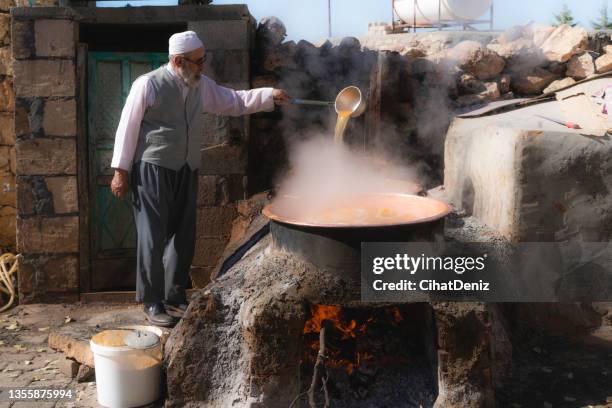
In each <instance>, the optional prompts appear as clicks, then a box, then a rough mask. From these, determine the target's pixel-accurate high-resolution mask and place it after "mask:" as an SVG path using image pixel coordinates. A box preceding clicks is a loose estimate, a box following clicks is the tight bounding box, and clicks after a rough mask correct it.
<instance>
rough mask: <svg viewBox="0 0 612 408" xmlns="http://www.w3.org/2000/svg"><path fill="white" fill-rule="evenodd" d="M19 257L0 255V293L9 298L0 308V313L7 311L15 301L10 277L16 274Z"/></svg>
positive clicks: (13, 287)
mask: <svg viewBox="0 0 612 408" xmlns="http://www.w3.org/2000/svg"><path fill="white" fill-rule="evenodd" d="M20 257H21V255H13V254H10V253H7V254H2V255H0V292H2V293H6V294H7V295H8V296H9V300H8V302H7V303H6V304H5V305H4V306H0V313H2V312H4V311H5V310H8V309H9V308H10V307H11V306H12V304H13V302H14V301H15V297H16V294H15V286H13V279H12V278H11V275H13V274H14V273H15V272H17V266H18V264H17V261H18V260H19V258H20Z"/></svg>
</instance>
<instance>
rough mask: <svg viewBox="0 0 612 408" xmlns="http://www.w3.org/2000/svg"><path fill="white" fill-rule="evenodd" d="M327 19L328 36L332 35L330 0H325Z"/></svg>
mask: <svg viewBox="0 0 612 408" xmlns="http://www.w3.org/2000/svg"><path fill="white" fill-rule="evenodd" d="M327 19H328V26H329V37H331V36H332V29H331V0H327Z"/></svg>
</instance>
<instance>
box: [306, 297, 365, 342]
mask: <svg viewBox="0 0 612 408" xmlns="http://www.w3.org/2000/svg"><path fill="white" fill-rule="evenodd" d="M324 320H329V321H330V322H331V323H332V324H333V326H334V327H335V328H336V330H338V331H340V332H342V334H343V339H345V338H349V337H350V338H355V337H357V335H358V334H363V333H365V331H366V327H367V325H368V324H369V323H371V322H372V320H373V318H372V317H370V318H369V319H368V320H367V321H366V322H365V323H363V324H361V325H357V322H356V321H355V320H354V319H351V321H350V322H348V323H347V322H345V321H343V319H342V309H341V308H340V307H338V306H326V305H315V306H313V307H312V317H311V318H310V320H308V321H307V322H306V324H305V325H304V333H319V332H320V331H321V325H322V324H323V321H324Z"/></svg>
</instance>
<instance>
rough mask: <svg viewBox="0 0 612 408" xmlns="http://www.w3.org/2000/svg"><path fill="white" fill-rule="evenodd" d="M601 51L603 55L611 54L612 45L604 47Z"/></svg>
mask: <svg viewBox="0 0 612 408" xmlns="http://www.w3.org/2000/svg"><path fill="white" fill-rule="evenodd" d="M603 51H604V53H606V54H612V45H606V46H605V47H604V48H603Z"/></svg>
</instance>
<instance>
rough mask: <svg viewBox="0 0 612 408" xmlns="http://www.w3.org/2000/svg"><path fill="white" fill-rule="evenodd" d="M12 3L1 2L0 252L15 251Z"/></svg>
mask: <svg viewBox="0 0 612 408" xmlns="http://www.w3.org/2000/svg"><path fill="white" fill-rule="evenodd" d="M10 7H11V3H10V2H7V1H3V2H0V252H2V251H4V250H8V251H14V249H15V215H16V212H17V211H16V207H17V205H16V203H15V196H16V194H15V151H14V146H15V133H14V131H13V112H14V109H15V97H14V95H13V66H12V61H11V52H10V44H11V27H10V15H9V12H8V11H9V8H10Z"/></svg>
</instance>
